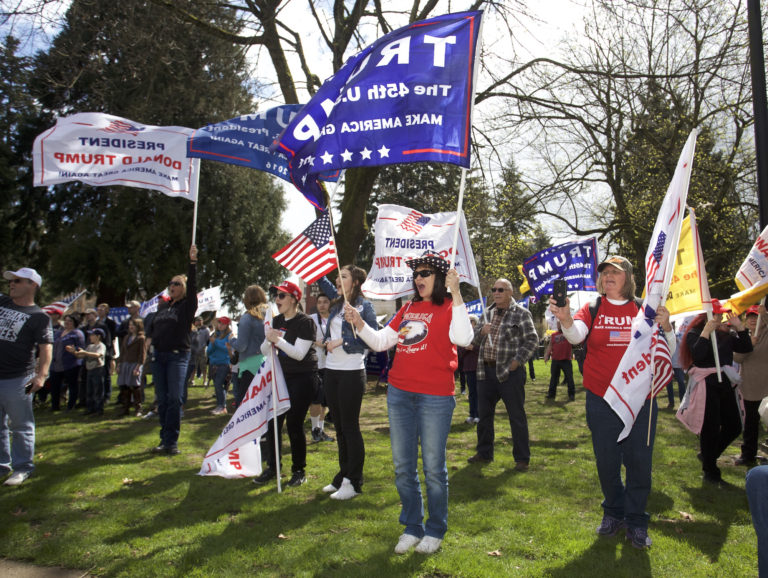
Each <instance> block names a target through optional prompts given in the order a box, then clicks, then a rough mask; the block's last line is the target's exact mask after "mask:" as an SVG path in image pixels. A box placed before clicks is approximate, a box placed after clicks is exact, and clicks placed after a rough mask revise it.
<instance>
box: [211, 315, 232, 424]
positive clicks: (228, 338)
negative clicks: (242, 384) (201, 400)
mask: <svg viewBox="0 0 768 578" xmlns="http://www.w3.org/2000/svg"><path fill="white" fill-rule="evenodd" d="M231 322H232V320H231V319H230V318H229V317H226V316H225V317H219V318H218V319H217V320H216V331H214V332H213V334H212V335H211V337H210V343H208V349H207V350H206V353H207V354H208V362H209V363H210V364H211V369H210V373H209V375H211V376H212V377H213V390H214V392H215V393H216V407H215V408H214V410H213V411H212V412H211V413H213V415H222V414H226V413H227V390H226V385H227V375H228V374H229V347H230V344H231V342H232V330H231V329H230V323H231Z"/></svg>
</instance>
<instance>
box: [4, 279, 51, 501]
mask: <svg viewBox="0 0 768 578" xmlns="http://www.w3.org/2000/svg"><path fill="white" fill-rule="evenodd" d="M3 277H4V278H5V279H6V280H7V281H8V282H9V284H10V285H9V291H8V295H3V294H0V475H5V474H8V473H10V472H11V470H13V473H12V474H11V475H10V476H9V477H8V479H6V480H5V483H4V485H6V486H19V485H21V484H23V483H24V480H26V479H27V478H28V477H29V475H30V474H31V473H32V470H33V469H34V468H35V464H34V456H35V416H34V413H33V411H32V394H33V393H34V392H36V391H37V390H39V389H40V388H42V387H43V383H44V382H45V379H46V378H47V377H48V368H49V367H50V364H51V356H52V352H53V331H52V330H51V320H50V318H49V317H48V316H47V315H46V314H45V313H44V312H43V310H42V309H40V307H38V306H37V305H35V296H36V294H37V291H38V289H39V288H40V286H41V285H42V284H43V280H42V278H41V277H40V275H39V274H38V273H37V271H35V270H34V269H30V268H28V267H22V268H21V269H19V270H18V271H6V272H5V273H3ZM35 350H37V351H38V355H37V359H35Z"/></svg>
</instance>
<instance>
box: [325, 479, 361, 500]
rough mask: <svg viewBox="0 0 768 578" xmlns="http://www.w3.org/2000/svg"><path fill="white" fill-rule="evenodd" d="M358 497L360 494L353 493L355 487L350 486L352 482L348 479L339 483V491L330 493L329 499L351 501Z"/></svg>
mask: <svg viewBox="0 0 768 578" xmlns="http://www.w3.org/2000/svg"><path fill="white" fill-rule="evenodd" d="M359 495H360V494H359V493H358V492H356V491H355V486H353V485H352V482H350V481H349V479H347V478H344V481H343V482H341V487H340V488H339V491H338V492H334V493H332V494H331V498H333V499H334V500H351V499H352V498H354V497H355V496H359Z"/></svg>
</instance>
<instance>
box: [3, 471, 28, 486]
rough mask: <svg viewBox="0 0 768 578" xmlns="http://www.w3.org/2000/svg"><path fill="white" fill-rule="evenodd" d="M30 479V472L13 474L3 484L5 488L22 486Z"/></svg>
mask: <svg viewBox="0 0 768 578" xmlns="http://www.w3.org/2000/svg"><path fill="white" fill-rule="evenodd" d="M28 477H29V472H13V473H12V474H11V475H10V476H9V477H8V479H7V480H5V481H4V482H3V485H4V486H20V485H21V484H23V483H24V480H26V479H27V478H28Z"/></svg>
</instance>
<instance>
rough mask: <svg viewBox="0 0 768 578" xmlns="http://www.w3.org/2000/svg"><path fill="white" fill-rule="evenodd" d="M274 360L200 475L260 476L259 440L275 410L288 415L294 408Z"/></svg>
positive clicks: (251, 389) (263, 369)
mask: <svg viewBox="0 0 768 578" xmlns="http://www.w3.org/2000/svg"><path fill="white" fill-rule="evenodd" d="M273 357H274V356H267V358H266V359H265V361H264V363H262V364H261V368H260V369H259V372H258V373H257V374H256V376H255V377H254V378H253V380H252V381H251V384H250V386H249V387H248V391H247V392H246V394H245V397H244V398H243V402H242V403H241V404H240V406H239V407H238V408H237V409H236V410H235V412H234V413H233V414H232V418H231V419H230V420H229V423H228V424H227V425H226V426H225V427H224V430H223V431H222V432H221V434H220V435H219V438H218V439H217V440H216V442H215V443H214V444H213V446H211V449H210V450H208V453H206V454H205V457H204V458H203V465H202V467H201V468H200V472H199V473H198V475H200V476H221V477H222V478H246V477H251V476H258V475H259V474H260V473H261V450H260V448H259V438H261V436H262V435H264V433H265V432H266V431H267V424H268V423H269V420H270V419H272V418H273V415H274V412H275V406H276V407H277V415H280V414H283V413H285V412H286V411H288V409H290V407H291V401H290V398H289V397H288V389H287V388H286V386H285V378H284V377H283V371H282V369H281V368H280V363H275V364H274V366H273V365H272V358H273ZM272 380H274V382H275V386H276V391H277V403H273V399H272Z"/></svg>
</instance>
